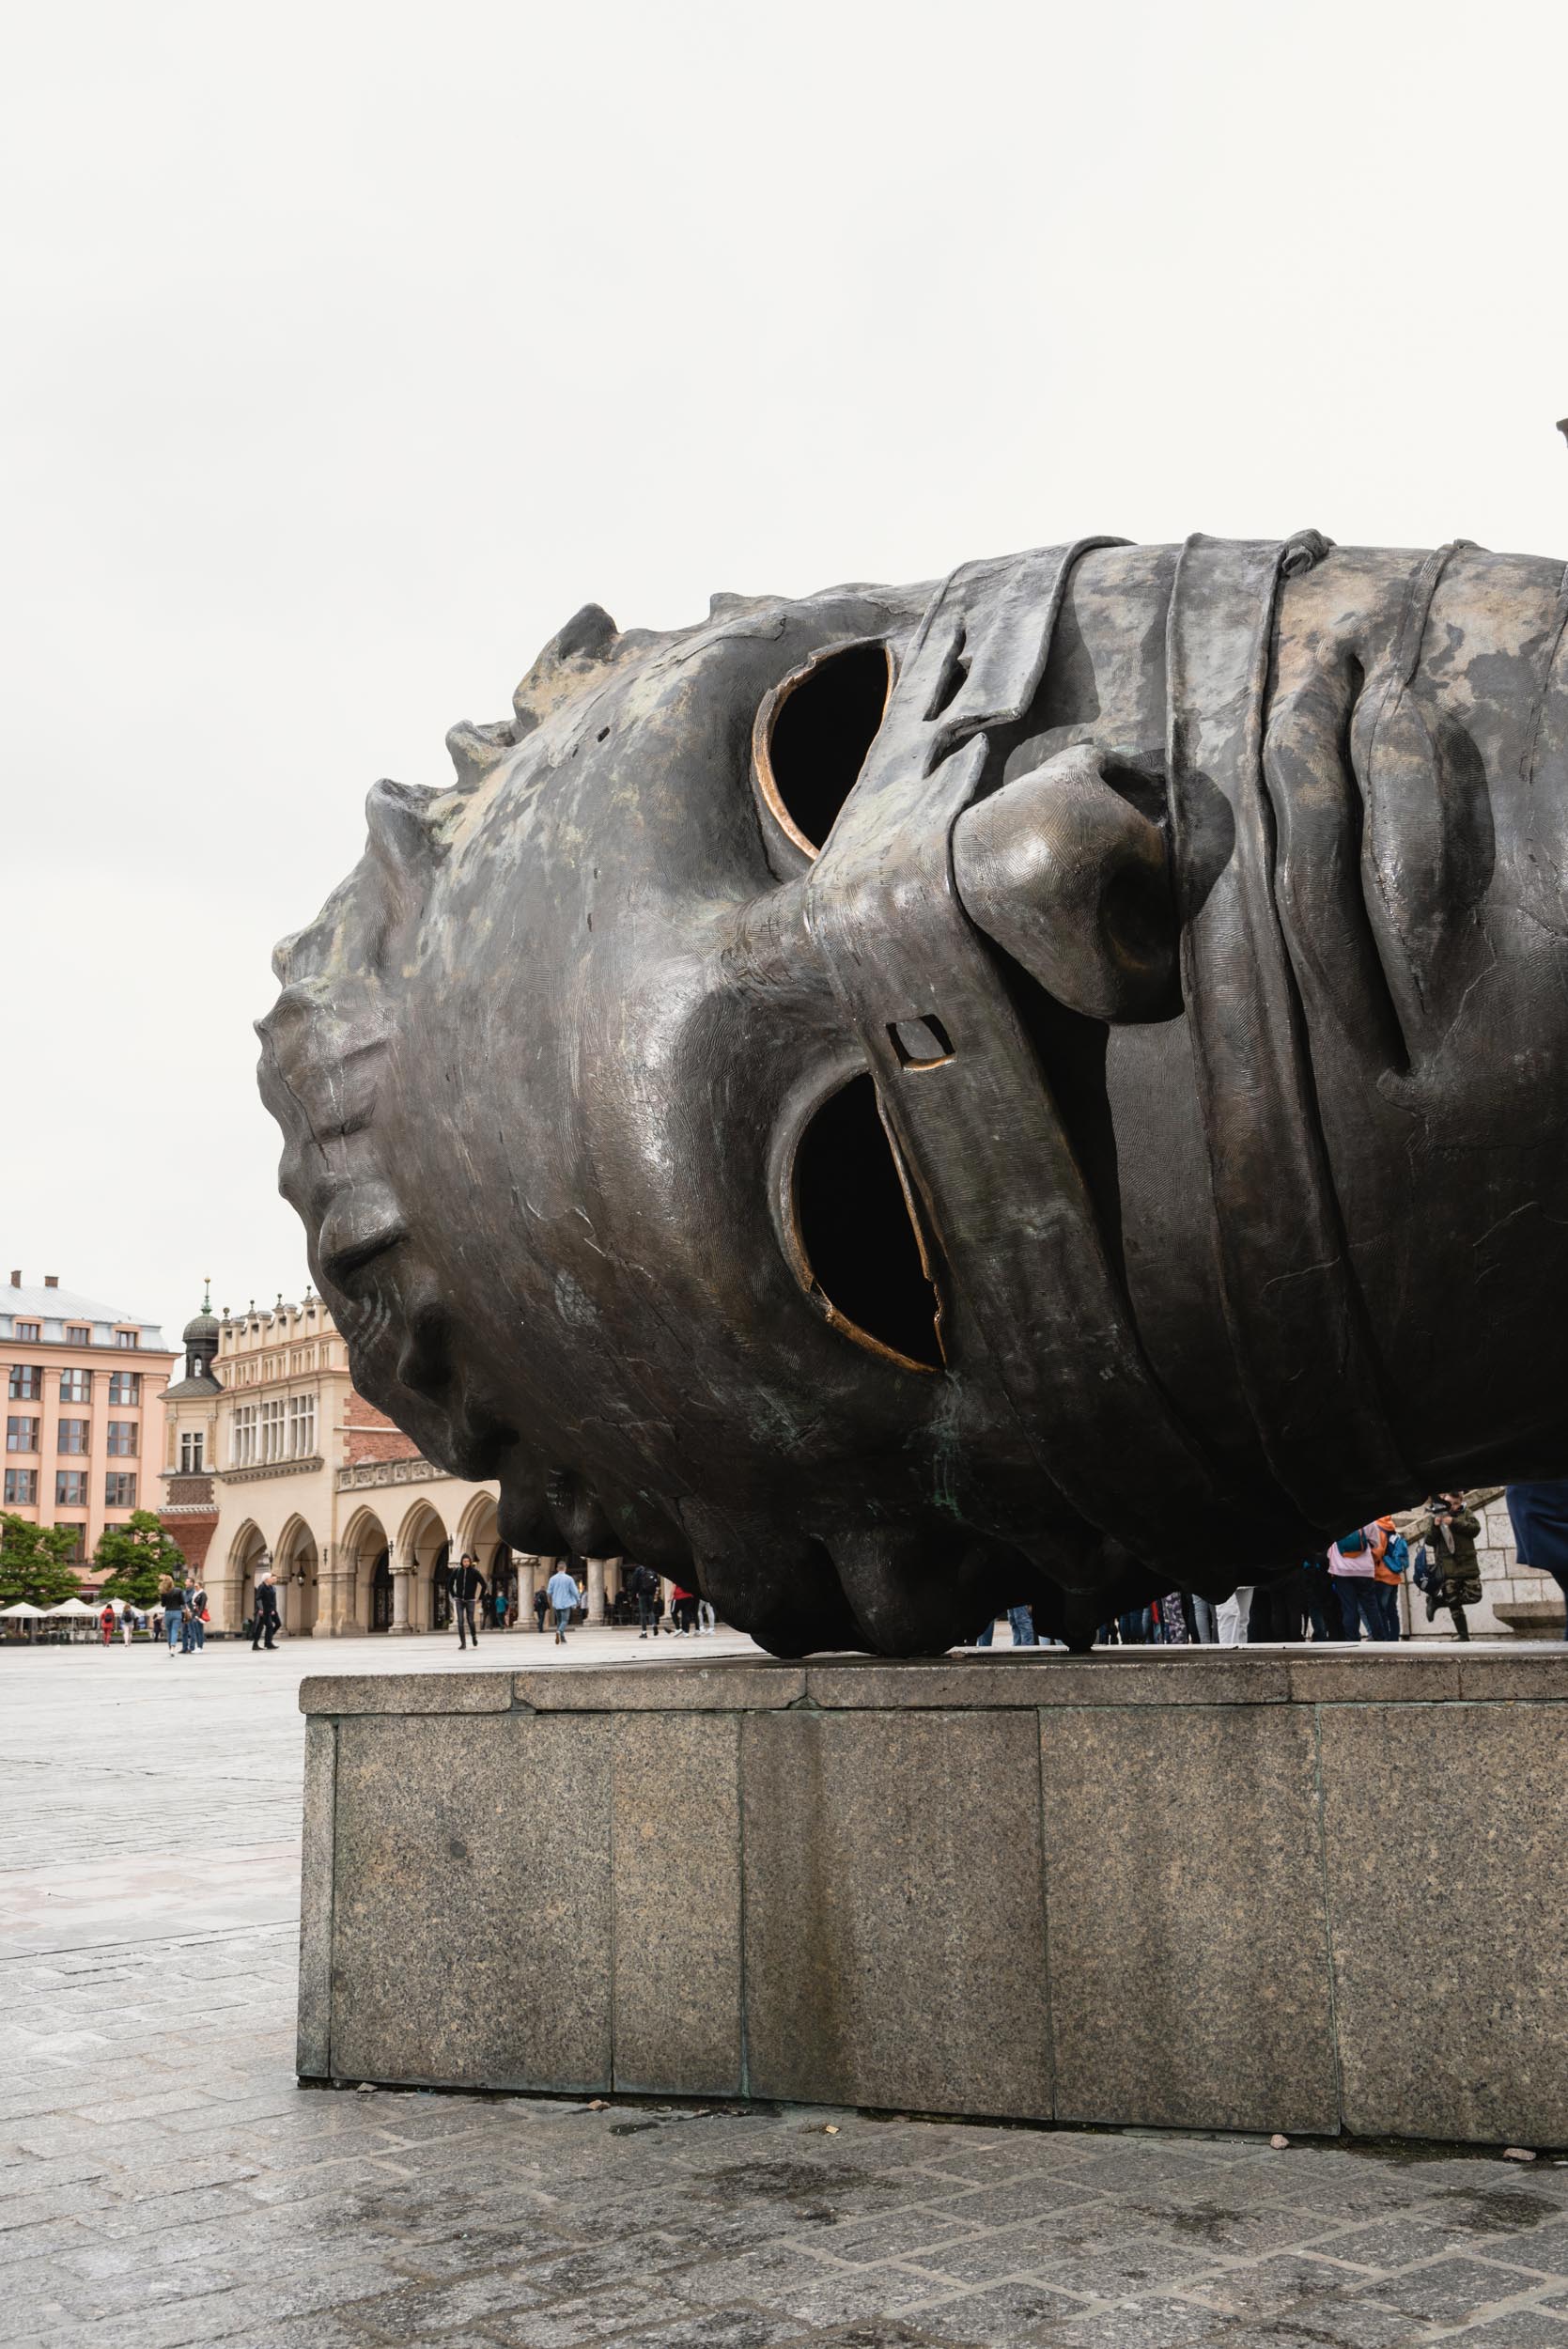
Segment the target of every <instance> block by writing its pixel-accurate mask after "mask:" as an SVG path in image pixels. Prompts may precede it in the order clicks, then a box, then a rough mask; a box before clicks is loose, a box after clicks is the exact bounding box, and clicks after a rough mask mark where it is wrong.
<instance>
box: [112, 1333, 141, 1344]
mask: <svg viewBox="0 0 1568 2349" xmlns="http://www.w3.org/2000/svg"><path fill="white" fill-rule="evenodd" d="M136 1338H137V1332H136V1331H135V1330H116V1331H115V1344H116V1346H134V1345H135V1343H136Z"/></svg>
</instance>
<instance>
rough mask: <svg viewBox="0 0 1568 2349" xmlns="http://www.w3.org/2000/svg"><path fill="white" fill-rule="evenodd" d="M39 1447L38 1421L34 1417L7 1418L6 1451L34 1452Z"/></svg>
mask: <svg viewBox="0 0 1568 2349" xmlns="http://www.w3.org/2000/svg"><path fill="white" fill-rule="evenodd" d="M38 1448H39V1423H38V1421H37V1420H36V1419H8V1420H7V1422H6V1449H7V1451H8V1452H36V1451H37V1450H38Z"/></svg>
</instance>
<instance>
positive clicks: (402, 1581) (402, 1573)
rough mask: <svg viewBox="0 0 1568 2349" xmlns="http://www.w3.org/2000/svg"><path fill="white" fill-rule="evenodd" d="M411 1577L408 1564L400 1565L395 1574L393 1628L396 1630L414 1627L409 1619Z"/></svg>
mask: <svg viewBox="0 0 1568 2349" xmlns="http://www.w3.org/2000/svg"><path fill="white" fill-rule="evenodd" d="M411 1579H412V1578H411V1575H410V1573H409V1569H408V1567H407V1566H398V1567H397V1568H396V1571H395V1573H394V1575H393V1578H392V1628H393V1630H394V1631H405V1632H408V1631H411V1630H412V1629H413V1626H412V1624H411V1622H410V1621H409V1584H410V1581H411Z"/></svg>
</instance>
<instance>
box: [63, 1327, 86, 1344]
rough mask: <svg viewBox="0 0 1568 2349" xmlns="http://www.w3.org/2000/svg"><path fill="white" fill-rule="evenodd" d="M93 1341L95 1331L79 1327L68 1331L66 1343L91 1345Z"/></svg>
mask: <svg viewBox="0 0 1568 2349" xmlns="http://www.w3.org/2000/svg"><path fill="white" fill-rule="evenodd" d="M92 1342H93V1333H92V1331H91V1330H83V1329H79V1328H78V1329H70V1330H67V1331H66V1344H67V1345H68V1346H91V1344H92Z"/></svg>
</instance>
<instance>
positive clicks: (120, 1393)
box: [109, 1370, 142, 1407]
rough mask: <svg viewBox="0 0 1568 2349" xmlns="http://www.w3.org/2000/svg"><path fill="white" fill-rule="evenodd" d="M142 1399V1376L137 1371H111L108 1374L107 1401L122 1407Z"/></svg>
mask: <svg viewBox="0 0 1568 2349" xmlns="http://www.w3.org/2000/svg"><path fill="white" fill-rule="evenodd" d="M141 1399H142V1374H141V1372H140V1371H139V1370H112V1371H111V1372H110V1373H109V1400H110V1402H111V1403H118V1404H119V1405H121V1406H122V1407H123V1406H124V1405H125V1404H127V1403H139V1402H140V1401H141Z"/></svg>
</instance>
